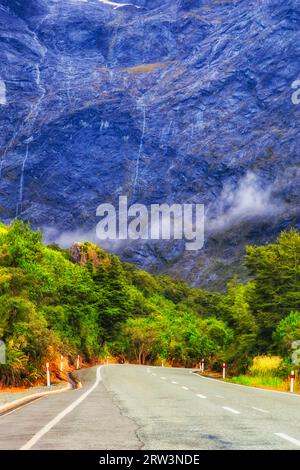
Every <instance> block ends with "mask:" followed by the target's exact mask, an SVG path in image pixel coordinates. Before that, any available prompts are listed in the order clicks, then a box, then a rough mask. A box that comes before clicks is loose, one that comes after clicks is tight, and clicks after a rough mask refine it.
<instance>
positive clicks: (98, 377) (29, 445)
mask: <svg viewBox="0 0 300 470" xmlns="http://www.w3.org/2000/svg"><path fill="white" fill-rule="evenodd" d="M101 368H102V366H100V367H98V369H97V372H96V381H95V383H94V385H93V386H92V387H91V388H89V390H87V391H86V392H85V393H83V395H81V396H80V397H79V398H78V399H77V400H75V401H74V402H73V403H71V405H69V406H68V407H67V408H65V409H64V410H63V411H61V412H60V413H59V414H58V415H57V416H55V418H53V419H52V420H51V421H50V422H49V423H48V424H46V425H45V426H44V427H43V428H42V429H41V430H40V431H38V432H37V433H36V434H35V435H34V436H33V437H32V438H31V439H30V440H29V441H28V442H26V444H24V445H23V446H22V447H21V448H20V450H29V449H31V448H32V447H33V446H34V445H35V444H36V443H37V442H38V441H39V440H40V439H41V438H42V437H43V436H44V435H45V434H47V432H49V431H50V429H52V428H53V426H55V425H56V424H58V423H59V422H60V421H61V420H62V419H63V418H64V417H65V416H66V415H67V414H69V413H71V411H73V410H74V409H75V408H76V407H77V406H78V405H80V403H81V402H83V400H85V399H86V398H87V397H88V396H89V395H90V393H92V392H93V391H94V390H95V388H97V387H98V385H99V383H100V382H101V380H102V378H101V372H100V371H101Z"/></svg>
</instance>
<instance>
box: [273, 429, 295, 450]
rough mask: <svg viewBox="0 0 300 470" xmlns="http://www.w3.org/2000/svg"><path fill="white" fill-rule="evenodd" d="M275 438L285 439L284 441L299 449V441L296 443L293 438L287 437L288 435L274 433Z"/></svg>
mask: <svg viewBox="0 0 300 470" xmlns="http://www.w3.org/2000/svg"><path fill="white" fill-rule="evenodd" d="M275 436H278V437H281V439H285V440H286V441H289V442H291V443H292V444H294V445H295V446H297V447H300V441H298V440H297V439H295V438H294V437H291V436H288V434H284V433H283V432H275Z"/></svg>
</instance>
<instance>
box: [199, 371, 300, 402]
mask: <svg viewBox="0 0 300 470" xmlns="http://www.w3.org/2000/svg"><path fill="white" fill-rule="evenodd" d="M193 375H194V376H196V377H199V378H200V379H204V380H211V381H213V382H218V383H219V384H223V385H232V386H234V387H240V388H243V389H248V390H256V391H257V392H271V393H277V395H285V396H288V397H293V398H300V394H299V393H290V392H282V391H281V390H270V389H268V388H259V387H251V386H250V385H241V384H235V383H233V382H224V381H223V380H220V379H213V378H211V377H204V376H203V375H199V374H196V373H194V374H193Z"/></svg>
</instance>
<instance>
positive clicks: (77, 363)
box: [76, 354, 80, 369]
mask: <svg viewBox="0 0 300 470" xmlns="http://www.w3.org/2000/svg"><path fill="white" fill-rule="evenodd" d="M79 365H80V356H79V354H78V356H77V362H76V369H79Z"/></svg>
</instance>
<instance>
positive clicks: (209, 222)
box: [206, 172, 283, 233]
mask: <svg viewBox="0 0 300 470" xmlns="http://www.w3.org/2000/svg"><path fill="white" fill-rule="evenodd" d="M282 211H283V204H282V202H281V201H278V200H276V199H275V198H274V197H273V196H272V186H271V185H268V186H266V184H265V183H264V181H262V180H261V179H260V178H259V177H258V176H257V175H255V174H254V173H252V172H248V173H247V174H246V176H244V177H243V178H242V179H241V180H240V181H239V183H238V185H237V186H234V185H233V184H227V185H226V186H225V187H224V189H223V191H222V193H221V195H220V197H219V198H218V200H217V201H216V202H215V203H213V204H212V205H211V206H210V207H209V208H208V210H207V213H206V231H207V232H208V233H214V232H220V231H222V230H226V229H228V228H230V227H231V226H234V225H237V224H238V223H240V222H242V221H245V220H250V219H255V218H260V217H273V216H275V215H278V214H279V213H281V212H282Z"/></svg>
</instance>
